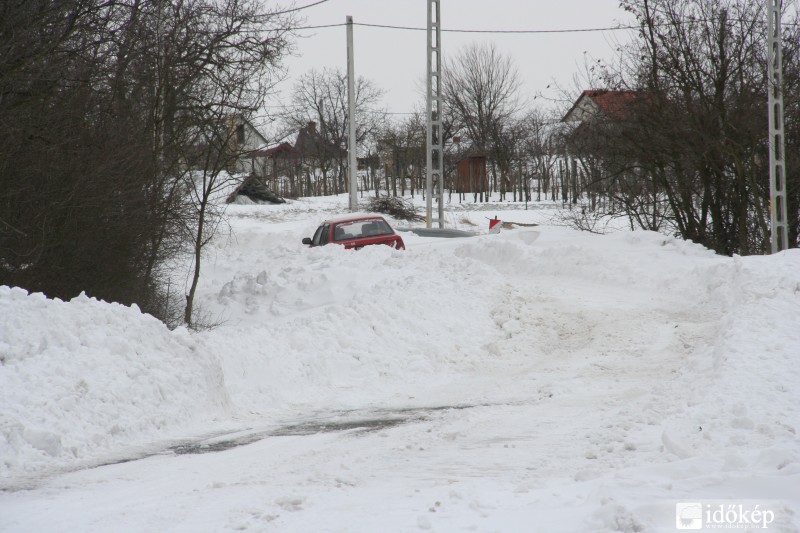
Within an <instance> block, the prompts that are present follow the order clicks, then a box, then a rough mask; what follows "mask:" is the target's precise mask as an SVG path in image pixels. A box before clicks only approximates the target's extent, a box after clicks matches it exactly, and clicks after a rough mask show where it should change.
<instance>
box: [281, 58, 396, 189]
mask: <svg viewBox="0 0 800 533" xmlns="http://www.w3.org/2000/svg"><path fill="white" fill-rule="evenodd" d="M355 85H356V86H355V91H356V95H355V100H356V116H357V119H358V122H357V124H356V145H358V146H361V145H363V144H364V143H366V142H367V140H368V139H369V138H370V137H371V136H374V135H375V133H376V132H377V131H378V130H379V128H380V125H381V123H382V122H383V121H384V120H385V116H386V113H385V111H384V110H383V109H382V108H380V107H379V106H380V101H381V98H382V97H383V95H384V91H383V90H382V89H380V88H379V87H377V86H376V85H375V84H374V83H373V82H371V81H370V80H368V79H366V78H363V77H358V78H357V79H356V84H355ZM291 101H292V107H293V111H292V112H291V113H289V114H288V115H287V116H286V117H285V124H286V126H287V129H293V130H295V131H297V130H298V129H300V128H303V127H305V126H306V125H307V124H308V123H309V122H315V123H316V124H317V128H318V130H317V131H318V132H319V134H320V136H321V139H322V142H321V143H319V144H318V146H317V147H316V148H317V149H316V150H315V152H316V153H314V154H309V155H311V157H312V161H309V167H310V168H309V171H310V172H313V171H314V170H315V169H319V171H320V172H321V174H322V176H320V177H319V181H320V182H321V183H320V185H321V187H319V188H318V190H317V191H316V192H317V193H319V194H324V195H327V194H330V193H331V192H333V193H339V192H341V191H344V190H345V183H344V169H345V168H346V166H347V165H346V164H347V154H346V152H345V151H344V150H346V149H347V136H348V133H347V132H348V127H349V126H348V124H349V117H348V114H349V113H348V106H347V74H346V73H345V72H343V71H342V70H341V69H333V68H324V69H322V70H311V71H309V72H308V73H306V74H304V75H303V76H301V77H300V78H299V79H298V81H297V83H296V84H295V86H294V91H293V92H292V97H291ZM314 178H315V181H316V179H317V178H316V176H315V177H314ZM309 194H313V193H312V192H311V191H309Z"/></svg>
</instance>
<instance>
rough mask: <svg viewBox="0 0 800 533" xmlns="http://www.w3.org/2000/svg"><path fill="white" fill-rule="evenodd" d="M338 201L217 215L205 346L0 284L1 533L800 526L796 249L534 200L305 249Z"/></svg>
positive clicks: (107, 312) (206, 283)
mask: <svg viewBox="0 0 800 533" xmlns="http://www.w3.org/2000/svg"><path fill="white" fill-rule="evenodd" d="M347 201H348V199H347V197H346V196H336V197H326V198H316V199H303V200H301V201H294V202H289V203H287V204H284V205H279V206H268V205H247V204H233V205H230V206H229V207H228V216H229V221H230V226H231V230H232V231H231V233H230V234H225V235H219V236H218V238H217V239H216V240H215V241H214V243H213V247H212V248H211V249H209V250H208V251H207V253H206V256H205V263H204V265H203V271H202V278H201V285H200V288H199V296H200V298H199V302H198V306H199V309H200V311H201V313H202V314H203V316H204V317H205V319H206V320H207V321H208V322H209V323H211V324H214V326H215V327H213V328H211V329H208V330H205V331H201V332H190V331H187V330H186V329H183V328H178V329H176V330H174V331H170V330H168V329H167V328H166V327H165V326H163V325H162V324H161V323H160V322H158V321H157V320H155V319H154V318H152V317H150V316H148V315H145V314H143V313H141V312H140V311H139V310H138V309H137V308H135V307H133V308H129V307H125V306H121V305H117V304H109V303H105V302H101V301H97V300H95V299H92V298H88V297H86V296H83V295H82V296H80V297H78V298H75V299H73V300H71V301H69V302H63V301H59V300H49V299H47V298H45V297H44V296H43V295H41V294H28V293H27V292H26V291H24V290H22V289H19V288H9V287H0V316H2V317H3V320H2V321H1V322H0V406H2V407H0V489H2V491H0V510H2V512H0V531H4V532H5V531H14V532H16V531H20V532H22V531H131V532H133V531H151V530H152V531H187V532H188V531H192V532H195V531H209V532H210V531H233V530H237V531H240V530H251V531H293V532H307V531H347V532H352V531H358V532H362V531H363V532H372V531H529V530H530V531H565V532H566V531H674V530H675V528H676V525H675V519H676V517H675V504H676V503H677V502H685V501H689V502H693V501H702V502H718V501H719V502H725V503H726V504H728V503H731V504H733V503H735V504H737V505H738V504H742V503H743V504H746V505H751V506H754V505H760V508H761V509H770V510H771V511H773V512H774V516H775V520H774V522H773V523H771V524H770V525H769V529H771V530H773V531H786V532H789V531H800V525H799V524H800V518H798V516H797V514H798V512H800V490H798V487H800V441H798V435H797V431H798V430H799V429H800V414H798V410H799V409H800V387H798V384H799V383H800V365H797V361H796V360H797V357H798V355H800V349H798V346H800V328H798V316H800V251H798V250H789V251H786V252H782V253H779V254H776V255H773V256H765V257H733V258H728V257H720V256H717V255H714V254H713V253H712V252H711V251H709V250H706V249H705V248H703V247H701V246H699V245H697V244H693V243H691V242H684V241H681V240H678V239H675V238H672V237H669V236H664V235H660V234H656V233H650V232H641V231H639V232H630V231H623V230H620V231H616V232H613V233H610V234H607V235H595V234H590V233H585V232H578V231H575V230H572V229H569V228H566V227H561V226H559V225H558V224H556V223H555V222H554V220H555V219H554V213H555V212H556V211H555V209H554V208H552V206H546V208H542V206H541V205H538V204H535V203H534V204H530V207H531V209H528V210H526V209H524V206H523V205H522V204H513V203H493V204H488V205H485V206H473V205H472V204H464V205H460V204H456V203H453V204H448V206H447V213H446V215H447V218H448V223H449V225H450V226H453V227H457V228H458V229H467V230H472V231H476V232H477V233H478V234H479V235H477V236H475V237H470V238H457V239H443V238H432V237H421V236H418V235H416V234H414V233H411V232H403V234H402V235H403V238H404V240H405V242H406V247H407V249H406V250H405V251H398V250H392V249H390V248H388V247H383V246H379V247H368V248H364V249H362V250H360V251H346V250H344V249H342V248H340V247H335V246H326V247H322V248H313V249H309V248H306V247H305V246H303V245H302V244H301V243H300V240H301V239H302V237H306V236H310V235H311V234H312V233H313V231H314V229H315V228H316V226H317V224H318V223H319V222H320V221H322V220H324V219H327V218H332V217H334V216H338V215H340V214H344V213H346V206H347ZM417 201H419V199H417ZM495 215H496V216H498V217H499V218H500V219H502V220H504V221H512V222H516V223H517V224H516V225H513V226H512V227H504V229H503V230H501V232H500V233H499V234H496V235H494V234H489V232H488V220H487V219H488V218H490V217H492V216H495ZM392 222H393V224H394V225H395V226H396V227H400V228H405V227H407V226H408V224H407V223H403V222H400V221H392ZM534 223H536V224H539V225H538V226H530V225H521V224H534ZM179 275H180V274H179Z"/></svg>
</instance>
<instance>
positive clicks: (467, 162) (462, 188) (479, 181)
mask: <svg viewBox="0 0 800 533" xmlns="http://www.w3.org/2000/svg"><path fill="white" fill-rule="evenodd" d="M486 161H487V158H486V156H485V155H484V154H472V155H468V156H466V157H463V158H461V159H460V160H459V161H458V163H457V165H456V192H460V193H461V192H463V193H466V192H469V193H475V192H488V191H489V177H488V175H487V172H486Z"/></svg>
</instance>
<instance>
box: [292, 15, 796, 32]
mask: <svg viewBox="0 0 800 533" xmlns="http://www.w3.org/2000/svg"><path fill="white" fill-rule="evenodd" d="M708 22H711V21H710V20H702V19H691V20H681V21H675V22H664V23H660V24H655V26H675V25H677V24H679V23H680V24H705V23H708ZM714 22H717V21H716V20H715V21H714ZM729 22H750V21H747V20H744V19H729ZM346 25H347V24H345V23H337V24H321V25H317V26H296V27H294V28H291V29H292V30H317V29H324V28H336V27H339V26H346ZM353 25H354V26H364V27H365V28H379V29H388V30H404V31H427V29H426V28H419V27H416V26H395V25H392V24H370V23H367V22H353ZM783 25H784V26H797V24H795V23H784V24H783ZM640 29H642V26H641V25H626V26H607V27H599V28H566V29H555V30H465V29H456V28H454V29H445V28H442V29H441V31H442V32H447V33H478V34H510V35H514V34H518V35H525V34H548V33H590V32H604V31H620V30H640Z"/></svg>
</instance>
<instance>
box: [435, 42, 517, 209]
mask: <svg viewBox="0 0 800 533" xmlns="http://www.w3.org/2000/svg"><path fill="white" fill-rule="evenodd" d="M442 71H443V78H442V97H443V101H444V113H445V115H448V116H450V117H451V119H452V121H453V123H454V128H453V133H454V134H461V133H463V135H462V138H465V139H466V140H467V141H468V142H470V143H471V145H472V147H473V148H474V149H475V150H477V151H480V152H483V153H484V154H486V155H487V156H489V157H490V158H498V157H500V158H502V152H501V151H498V150H499V149H500V146H499V145H498V144H497V141H498V140H499V139H501V138H502V137H503V135H504V133H503V131H504V128H505V127H507V125H508V124H510V122H511V121H512V118H513V117H514V116H515V114H516V113H517V112H518V111H519V110H520V108H521V104H520V101H519V89H520V78H519V74H518V72H517V70H516V67H515V66H514V64H513V61H512V60H511V58H509V57H504V56H502V55H501V54H500V53H499V52H498V51H497V49H496V48H495V47H494V45H493V44H473V45H471V46H468V47H467V48H465V49H463V50H461V51H460V52H459V53H458V54H456V55H455V56H454V58H453V59H452V60H448V61H445V62H444V64H443V66H442ZM483 192H484V191H481V193H483ZM485 192H488V191H485ZM481 196H482V194H481Z"/></svg>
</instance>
